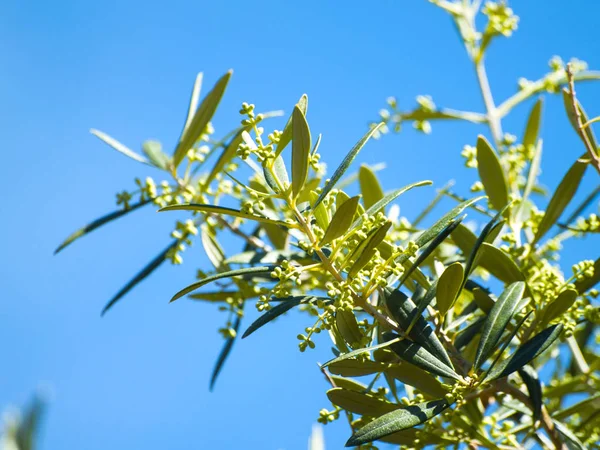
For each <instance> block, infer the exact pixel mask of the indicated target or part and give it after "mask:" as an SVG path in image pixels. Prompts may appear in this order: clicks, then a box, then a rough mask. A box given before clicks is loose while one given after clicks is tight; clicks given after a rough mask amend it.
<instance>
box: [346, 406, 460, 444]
mask: <svg viewBox="0 0 600 450" xmlns="http://www.w3.org/2000/svg"><path fill="white" fill-rule="evenodd" d="M449 406H450V404H449V403H448V402H447V401H446V400H444V399H439V400H431V401H429V402H423V403H417V404H415V405H411V406H405V407H404V408H401V409H397V410H395V411H392V412H389V413H387V414H384V415H383V416H381V417H378V418H377V419H375V420H374V421H373V422H370V423H368V424H367V425H365V426H364V427H362V428H361V429H359V430H358V431H356V432H355V433H354V434H353V435H352V437H351V438H350V439H349V440H348V442H346V447H354V446H358V445H362V444H366V443H367V442H373V441H375V440H377V439H381V438H382V437H385V436H389V435H390V434H393V433H395V432H397V431H402V430H406V429H407V428H412V427H414V426H417V425H419V424H421V423H423V422H426V421H428V420H429V419H431V418H432V417H435V416H437V415H438V414H441V413H442V412H443V411H444V410H445V409H446V408H448V407H449Z"/></svg>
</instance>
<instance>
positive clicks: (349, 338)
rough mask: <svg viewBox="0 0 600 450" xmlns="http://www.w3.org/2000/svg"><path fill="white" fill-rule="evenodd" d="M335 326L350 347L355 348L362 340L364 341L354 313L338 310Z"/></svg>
mask: <svg viewBox="0 0 600 450" xmlns="http://www.w3.org/2000/svg"><path fill="white" fill-rule="evenodd" d="M335 324H336V326H337V329H338V331H339V332H340V334H341V335H342V337H343V338H344V340H345V341H346V343H347V344H348V345H349V346H350V347H352V348H354V347H355V346H356V344H358V343H360V340H361V339H362V333H361V332H360V328H359V327H358V322H357V321H356V316H355V315H354V313H353V312H352V311H348V310H345V309H338V310H337V312H336V314H335Z"/></svg>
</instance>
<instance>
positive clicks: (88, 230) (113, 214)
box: [54, 199, 152, 255]
mask: <svg viewBox="0 0 600 450" xmlns="http://www.w3.org/2000/svg"><path fill="white" fill-rule="evenodd" d="M151 202H152V200H149V199H147V200H142V201H141V202H139V203H136V204H134V205H132V206H130V207H129V208H128V209H120V210H118V211H113V212H111V213H110V214H107V215H105V216H102V217H100V218H99V219H96V220H94V221H93V222H91V223H89V224H87V225H86V226H85V227H83V228H80V229H79V230H77V231H75V232H74V233H72V234H71V235H70V236H69V237H68V238H67V239H65V240H64V241H63V243H62V244H60V245H59V246H58V247H57V249H56V250H54V254H55V255H56V254H57V253H58V252H60V251H61V250H63V249H64V248H65V247H67V246H68V245H70V244H72V243H73V242H74V241H76V240H77V239H79V238H80V237H83V236H85V235H86V234H89V233H91V232H92V231H94V230H95V229H96V228H100V227H101V226H102V225H104V224H105V223H108V222H111V221H113V220H115V219H118V218H119V217H121V216H124V215H125V214H129V213H130V212H132V211H135V210H136V209H138V208H140V207H142V206H144V205H147V204H148V203H151Z"/></svg>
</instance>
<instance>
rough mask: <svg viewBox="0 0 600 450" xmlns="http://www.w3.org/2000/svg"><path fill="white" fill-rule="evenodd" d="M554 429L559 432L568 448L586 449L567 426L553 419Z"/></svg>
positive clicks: (574, 449) (572, 449) (573, 449)
mask: <svg viewBox="0 0 600 450" xmlns="http://www.w3.org/2000/svg"><path fill="white" fill-rule="evenodd" d="M552 422H553V423H554V427H555V428H556V431H558V433H559V434H560V437H561V438H562V440H563V442H564V443H565V444H566V446H567V448H568V449H569V450H588V448H586V446H585V445H583V443H582V442H581V441H580V440H579V438H578V437H577V436H575V434H574V433H573V432H572V431H571V430H570V429H569V427H567V426H566V425H564V424H562V423H561V422H559V421H558V420H553V421H552Z"/></svg>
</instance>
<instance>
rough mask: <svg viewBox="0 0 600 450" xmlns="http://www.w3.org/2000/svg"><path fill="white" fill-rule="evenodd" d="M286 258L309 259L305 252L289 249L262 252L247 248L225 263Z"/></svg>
mask: <svg viewBox="0 0 600 450" xmlns="http://www.w3.org/2000/svg"><path fill="white" fill-rule="evenodd" d="M284 259H287V260H294V261H301V260H310V257H308V256H307V255H306V253H305V252H293V251H290V250H273V251H271V252H262V251H260V252H259V251H256V250H249V251H247V252H242V253H238V254H237V255H233V256H231V257H229V258H227V259H226V260H225V263H227V264H258V263H263V264H277V263H280V262H281V261H283V260H284Z"/></svg>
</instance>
